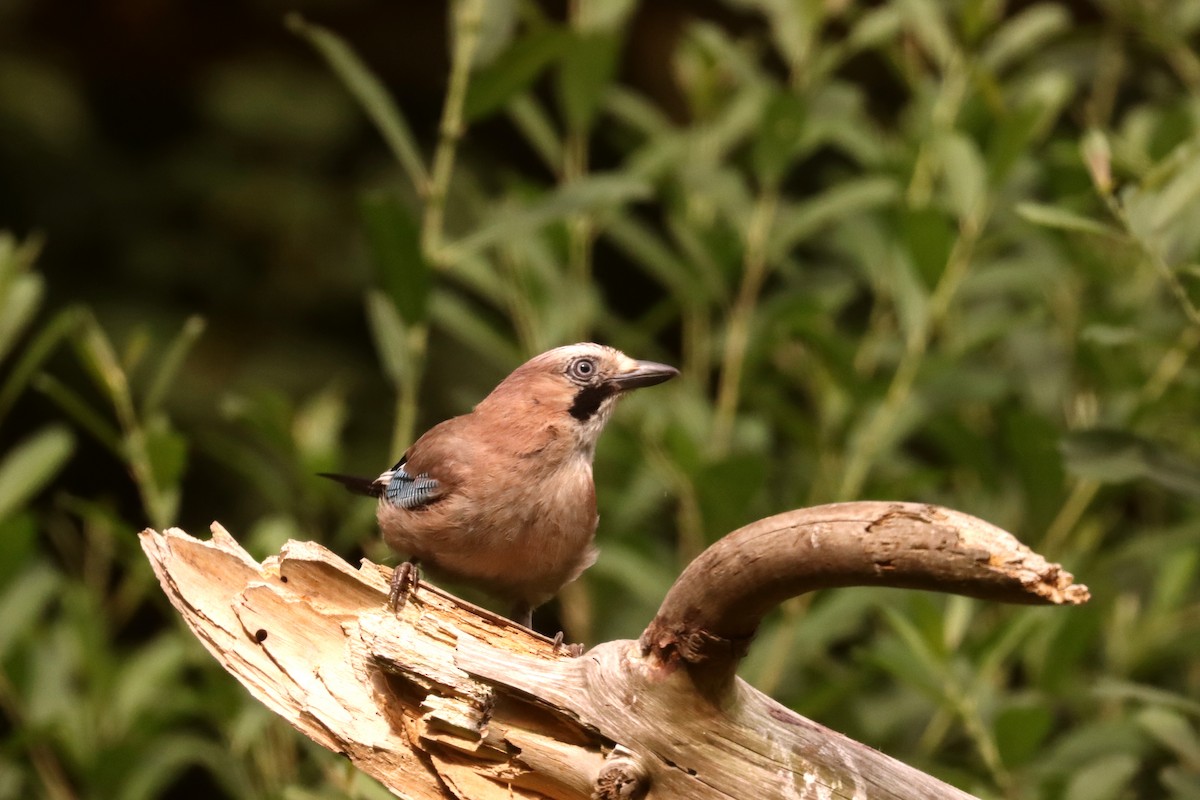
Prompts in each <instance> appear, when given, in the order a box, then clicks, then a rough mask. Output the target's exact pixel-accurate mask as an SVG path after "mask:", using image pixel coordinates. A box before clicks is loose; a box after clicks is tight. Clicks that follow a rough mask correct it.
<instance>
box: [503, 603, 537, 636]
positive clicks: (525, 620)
mask: <svg viewBox="0 0 1200 800" xmlns="http://www.w3.org/2000/svg"><path fill="white" fill-rule="evenodd" d="M508 618H509V619H511V620H512V621H513V622H515V623H517V624H518V625H521V626H523V627H526V628H528V629H529V630H533V606H531V605H529V603H526V602H525V601H523V600H518V601H517V602H516V603H515V604H514V605H513V607H512V611H510V612H508Z"/></svg>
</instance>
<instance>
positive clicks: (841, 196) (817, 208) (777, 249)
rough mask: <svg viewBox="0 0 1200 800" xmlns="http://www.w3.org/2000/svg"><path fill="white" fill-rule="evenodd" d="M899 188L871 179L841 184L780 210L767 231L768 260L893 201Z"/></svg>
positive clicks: (891, 182) (893, 183) (879, 178)
mask: <svg viewBox="0 0 1200 800" xmlns="http://www.w3.org/2000/svg"><path fill="white" fill-rule="evenodd" d="M899 194H900V188H899V186H898V185H897V184H896V181H894V180H893V179H891V178H887V177H883V176H881V175H871V176H868V177H864V178H855V179H853V180H848V181H842V182H840V183H836V184H833V185H832V186H830V188H828V189H826V190H825V191H823V192H821V193H820V194H818V195H816V196H815V197H811V198H809V199H808V200H804V201H802V202H799V203H795V204H792V205H787V206H781V208H780V211H779V213H778V214H777V215H776V218H777V220H778V221H777V222H776V223H775V226H774V228H773V229H772V231H771V257H772V258H775V259H781V258H783V257H785V256H786V255H787V254H788V252H789V251H790V250H791V249H792V248H793V247H795V246H796V245H797V244H799V243H800V242H801V241H803V240H805V239H806V238H808V237H809V236H812V235H813V234H815V233H817V232H819V231H821V230H823V229H825V228H826V227H828V226H830V225H834V224H837V223H839V222H845V221H846V220H847V218H850V217H853V216H854V215H856V214H861V213H862V212H864V211H869V210H871V209H873V208H878V207H879V206H883V205H886V204H888V203H890V202H892V201H894V200H895V199H896V198H897V197H898V196H899Z"/></svg>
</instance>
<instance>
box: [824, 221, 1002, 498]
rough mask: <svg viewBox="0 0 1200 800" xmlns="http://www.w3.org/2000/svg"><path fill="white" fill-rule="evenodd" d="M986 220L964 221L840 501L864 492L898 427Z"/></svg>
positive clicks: (854, 454) (861, 441) (856, 452)
mask: <svg viewBox="0 0 1200 800" xmlns="http://www.w3.org/2000/svg"><path fill="white" fill-rule="evenodd" d="M987 216H988V212H987V210H986V208H981V209H979V210H978V211H977V212H976V213H975V214H971V215H969V216H968V217H967V218H966V219H965V220H964V221H963V224H962V229H961V231H960V232H959V236H958V239H957V240H955V242H954V247H953V248H952V249H951V250H950V257H949V258H948V259H947V261H946V268H945V269H944V270H942V276H941V278H939V279H938V283H937V286H936V287H935V288H934V290H933V294H932V295H931V296H930V298H929V308H928V309H927V312H926V315H925V320H924V321H923V322H922V324H920V325H918V326H916V327H914V328H913V330H912V331H911V332H910V333H909V335H908V338H907V339H906V340H905V342H904V355H903V356H902V357H901V359H900V364H899V365H898V366H897V367H896V372H895V374H894V375H893V376H892V382H891V383H890V384H889V385H888V390H887V393H886V394H885V395H884V398H883V403H882V404H881V405H880V406H879V408H878V409H876V411H875V413H874V414H873V415H872V416H871V418H870V420H869V421H868V423H867V426H866V428H865V429H864V430H863V432H862V434H861V435H860V436H859V437H858V439H857V440H856V441H855V444H854V447H853V449H852V450H851V453H850V458H849V461H848V463H847V466H846V469H845V471H844V472H843V473H842V485H841V488H840V489H839V490H838V493H837V499H838V500H850V499H852V498H855V497H857V496H858V494H859V493H860V492H861V491H862V488H863V485H864V484H865V483H866V479H867V474H868V473H869V472H870V469H871V465H872V463H873V462H874V460H875V457H876V456H877V455H878V454H879V451H880V449H881V448H882V446H883V441H884V437H885V435H886V434H887V431H888V428H889V427H890V426H891V425H893V424H895V422H896V419H897V417H898V416H899V414H900V411H901V409H902V408H903V406H904V404H905V403H907V402H908V400H909V398H910V397H911V396H912V388H913V385H914V384H915V383H916V379H917V374H918V372H920V369H921V365H922V364H923V363H924V360H925V353H926V352H927V351H928V349H929V341H930V339H931V338H932V337H933V332H934V331H935V330H936V329H937V327H938V325H940V324H941V322H942V320H943V318H944V317H945V315H946V313H947V312H948V311H949V309H950V304H951V303H952V302H953V300H954V296H955V294H956V293H957V292H958V288H959V286H961V285H962V281H963V279H964V278H965V277H966V276H967V272H968V268H969V267H970V264H971V258H972V256H973V254H974V252H975V245H976V244H977V243H978V241H979V236H980V235H981V233H982V232H983V228H984V225H985V223H986V220H987Z"/></svg>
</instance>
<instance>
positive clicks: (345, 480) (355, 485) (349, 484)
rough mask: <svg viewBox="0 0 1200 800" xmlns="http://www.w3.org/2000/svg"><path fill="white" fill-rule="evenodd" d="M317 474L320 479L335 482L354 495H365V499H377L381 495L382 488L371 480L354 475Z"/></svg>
mask: <svg viewBox="0 0 1200 800" xmlns="http://www.w3.org/2000/svg"><path fill="white" fill-rule="evenodd" d="M317 474H318V475H319V476H321V477H322V478H329V480H331V481H337V482H338V483H340V484H341V485H342V486H345V487H346V488H347V489H349V490H350V491H351V492H354V493H355V494H365V495H366V496H367V497H379V496H380V495H381V494H383V487H382V486H380V485H379V483H378V482H377V481H375V480H374V479H372V478H360V477H357V476H355V475H339V474H337V473H334V472H318V473H317Z"/></svg>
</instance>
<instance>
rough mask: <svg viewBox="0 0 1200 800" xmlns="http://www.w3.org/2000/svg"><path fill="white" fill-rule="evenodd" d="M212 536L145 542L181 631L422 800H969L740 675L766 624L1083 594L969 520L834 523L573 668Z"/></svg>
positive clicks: (351, 574) (445, 603)
mask: <svg viewBox="0 0 1200 800" xmlns="http://www.w3.org/2000/svg"><path fill="white" fill-rule="evenodd" d="M212 532H213V536H212V539H211V540H209V541H201V540H198V539H195V538H193V537H191V536H188V535H187V534H186V533H184V532H183V531H180V530H177V529H171V530H168V531H165V532H163V533H158V532H155V531H152V530H146V531H143V532H142V533H141V542H142V547H143V549H144V550H145V552H146V554H147V556H148V557H149V559H150V562H151V564H152V566H153V568H154V571H155V574H156V575H157V576H158V578H159V581H160V583H161V584H162V586H163V589H164V591H165V592H166V593H167V596H168V597H169V598H170V600H171V602H172V604H173V605H174V606H175V608H176V609H177V610H178V611H179V613H180V614H181V616H182V617H183V618H184V620H185V622H186V623H187V624H188V626H189V627H190V628H191V629H192V631H193V632H194V633H195V634H196V636H197V637H198V638H199V639H200V640H201V642H202V643H203V644H204V645H205V647H207V648H208V650H209V651H210V652H211V653H212V654H213V656H214V657H215V658H216V659H217V660H218V661H219V662H220V663H221V664H222V666H224V667H225V669H226V670H228V671H229V672H230V673H231V674H233V675H234V676H235V677H237V679H238V680H239V681H241V682H242V683H243V684H244V685H245V686H246V688H247V689H249V690H250V692H251V693H252V694H253V695H254V696H255V697H257V698H258V699H259V700H261V701H262V702H263V703H265V704H266V705H268V706H269V707H270V708H271V709H273V710H274V711H275V712H276V713H278V714H280V715H281V716H283V717H284V718H285V719H287V720H288V721H289V722H290V723H291V724H292V725H293V726H294V727H296V728H297V729H298V730H300V731H301V732H302V733H304V734H305V735H307V736H309V737H310V738H312V739H313V740H314V741H316V742H318V743H319V744H321V745H323V746H324V747H327V748H329V749H330V750H333V751H334V752H338V753H342V754H344V755H345V756H346V757H347V758H349V759H350V760H351V761H352V762H353V763H354V764H355V765H356V766H357V767H358V768H359V769H361V770H363V771H364V772H366V773H368V774H370V775H372V776H374V777H375V778H377V779H378V780H380V781H381V782H382V783H384V784H385V785H386V786H388V787H389V788H390V789H391V790H392V791H393V792H394V793H395V794H397V795H398V796H400V797H405V798H413V800H426V798H429V799H434V798H436V800H445V799H446V798H462V799H464V800H467V799H469V800H489V799H490V798H506V799H507V798H529V800H534V799H535V798H554V799H555V800H583V799H584V798H592V797H595V798H601V799H602V800H609V799H610V798H623V799H624V798H630V799H632V800H637V798H640V797H647V798H651V800H654V799H656V798H658V799H663V800H665V798H695V799H696V800H708V799H709V798H713V799H714V800H716V799H717V798H720V799H721V800H729V798H738V799H739V800H741V799H742V798H764V799H765V798H774V797H780V798H822V800H824V799H825V798H830V799H833V800H836V799H839V798H840V799H841V800H850V799H851V798H854V799H855V800H861V799H862V798H871V799H872V800H902V799H903V800H916V799H917V798H948V799H949V800H955V799H956V798H957V799H958V800H963V799H965V798H969V797H970V795H967V794H965V793H963V792H961V791H958V790H957V789H954V788H953V787H950V786H948V785H946V784H944V783H942V782H940V781H938V780H937V779H935V778H933V777H932V776H929V775H926V774H924V773H922V772H920V771H918V770H915V769H912V768H911V767H908V766H906V765H904V764H902V763H900V762H898V761H896V760H895V759H892V758H889V757H888V756H885V755H883V754H881V753H879V752H877V751H875V750H873V749H871V748H869V747H867V746H865V745H862V744H859V743H857V742H854V741H852V740H850V739H847V738H846V737H844V736H842V735H840V734H838V733H835V732H833V731H830V730H828V729H826V728H823V727H822V726H820V725H818V724H816V723H814V722H811V721H809V720H807V719H805V718H803V717H800V716H799V715H797V714H795V713H793V712H792V711H790V710H788V709H787V708H784V707H783V706H781V705H779V704H778V703H776V702H774V701H773V700H771V699H770V698H768V697H766V696H765V695H763V694H761V693H760V692H758V691H756V690H755V689H753V688H752V687H751V686H749V685H748V684H746V683H744V682H743V681H741V680H739V679H737V678H735V677H732V671H731V670H732V666H733V665H736V662H737V659H738V658H740V656H741V654H742V653H743V652H744V651H745V648H746V647H747V646H748V644H749V641H750V637H751V636H752V635H753V632H754V630H755V628H756V626H757V624H758V621H759V619H761V616H762V614H763V613H765V612H766V610H768V609H769V608H770V607H772V605H773V604H774V603H778V602H780V601H781V600H782V599H785V598H786V597H788V596H791V594H795V593H798V592H800V591H808V590H809V589H812V588H819V587H821V586H840V585H847V584H848V583H857V582H864V583H874V584H880V585H899V586H920V587H921V588H929V589H939V590H943V591H945V590H952V591H959V592H963V593H967V594H973V595H976V596H984V597H988V598H991V599H998V600H1003V601H1007V602H1062V603H1078V602H1083V601H1085V600H1086V599H1087V595H1086V589H1084V588H1083V587H1079V586H1074V585H1072V584H1071V580H1070V576H1069V575H1068V574H1067V573H1064V572H1062V571H1061V570H1059V569H1058V568H1057V567H1054V566H1053V565H1048V564H1046V563H1045V562H1044V561H1042V560H1041V559H1040V558H1039V557H1037V556H1036V555H1035V554H1032V553H1030V552H1029V551H1028V550H1027V549H1024V548H1022V547H1021V546H1020V545H1018V544H1017V543H1016V542H1015V540H1012V538H1011V537H1009V536H1008V535H1007V534H1004V533H1003V532H1002V531H999V530H998V529H995V528H992V527H991V526H987V525H986V524H985V523H982V522H980V521H979V520H974V519H973V518H970V517H966V516H965V515H961V514H957V513H956V512H950V511H947V510H945V509H936V508H933V507H929V506H917V505H912V504H887V503H874V504H843V505H840V506H825V507H821V508H818V509H809V510H806V511H800V512H792V513H791V514H785V515H780V516H779V517H773V518H771V519H769V520H763V521H761V522H760V523H755V524H754V525H751V526H747V527H746V528H743V529H742V530H741V531H738V532H736V533H735V534H731V536H730V537H727V538H726V539H725V540H722V542H720V543H718V544H717V545H715V546H714V547H713V548H712V549H710V550H709V551H708V552H706V553H705V554H703V555H701V557H700V558H699V559H697V562H696V563H694V564H693V565H692V566H690V567H689V568H688V569H687V570H686V571H685V572H684V575H683V576H681V578H680V580H679V582H677V584H676V586H675V587H674V588H673V589H672V591H671V593H670V594H669V595H668V597H667V600H666V601H665V602H664V604H663V607H662V609H661V610H660V612H659V615H658V616H657V617H656V619H655V621H654V622H653V623H652V624H651V626H650V627H649V628H648V629H647V631H646V633H645V634H643V636H642V639H641V641H640V642H630V641H616V642H608V643H605V644H601V645H598V646H596V647H594V648H592V649H591V650H590V651H588V652H587V653H585V654H584V655H582V656H580V657H578V658H572V657H570V656H568V655H567V654H566V653H565V652H564V651H563V650H562V648H558V649H556V648H555V647H554V645H553V643H552V642H551V641H550V640H548V639H545V638H544V637H541V636H538V635H536V634H534V633H531V632H530V631H527V630H525V629H523V628H520V627H519V626H517V625H515V624H514V623H512V622H510V621H509V620H506V619H504V618H502V617H498V616H496V615H494V614H491V613H490V612H487V611H485V610H483V609H479V608H477V607H475V606H471V605H469V604H467V603H465V602H463V601H461V600H458V599H457V598H454V597H452V596H450V595H448V594H446V593H445V592H443V591H441V590H439V589H437V588H436V587H433V586H430V585H428V584H421V585H420V588H419V591H417V592H416V593H415V595H414V596H413V597H412V598H411V599H410V601H409V603H408V604H407V605H406V606H405V607H404V609H403V610H402V611H401V612H400V613H399V614H398V615H396V614H393V613H391V612H390V611H388V610H386V608H385V601H386V598H387V593H388V578H389V576H390V570H387V569H386V568H383V567H379V566H377V565H374V564H371V563H369V562H364V563H363V565H362V566H361V567H360V568H358V569H355V568H354V567H352V566H350V565H349V564H346V563H345V562H343V561H341V560H340V559H338V558H337V556H335V555H334V554H333V553H331V552H329V551H328V550H326V549H325V548H323V547H321V546H319V545H316V544H313V543H305V542H289V543H288V544H287V545H285V546H284V548H283V549H282V550H281V551H280V553H279V555H277V556H272V557H271V558H268V559H267V560H266V561H264V562H263V563H262V564H259V563H257V562H255V561H254V560H253V559H252V558H250V556H249V555H248V554H247V553H246V552H245V551H244V550H243V549H242V548H241V547H240V546H239V545H238V544H237V543H236V542H235V541H234V540H233V538H232V537H231V536H230V535H229V534H228V533H227V532H226V531H225V529H224V528H222V527H221V526H220V525H217V524H215V523H214V525H213V529H212ZM923 561H936V562H938V563H940V564H942V566H940V567H935V566H928V565H926V566H921V563H922V562H923ZM822 575H824V577H821V576H822ZM714 581H715V582H714ZM789 593H790V594H789Z"/></svg>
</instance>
